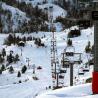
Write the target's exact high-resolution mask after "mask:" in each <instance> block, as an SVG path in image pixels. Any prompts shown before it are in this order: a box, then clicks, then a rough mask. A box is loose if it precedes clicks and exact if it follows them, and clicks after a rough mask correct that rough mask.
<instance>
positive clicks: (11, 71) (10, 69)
mask: <svg viewBox="0 0 98 98" xmlns="http://www.w3.org/2000/svg"><path fill="white" fill-rule="evenodd" d="M9 72H10V73H11V74H12V73H13V72H14V69H13V67H12V66H10V68H9Z"/></svg>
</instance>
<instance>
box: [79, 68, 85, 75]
mask: <svg viewBox="0 0 98 98" xmlns="http://www.w3.org/2000/svg"><path fill="white" fill-rule="evenodd" d="M78 75H84V72H83V68H82V67H81V68H80V69H79V70H78Z"/></svg>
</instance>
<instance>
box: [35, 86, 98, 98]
mask: <svg viewBox="0 0 98 98" xmlns="http://www.w3.org/2000/svg"><path fill="white" fill-rule="evenodd" d="M97 97H98V95H95V96H94V95H93V96H92V87H91V84H84V85H79V86H73V87H65V88H62V89H58V90H54V91H48V92H46V93H44V94H40V95H39V96H37V97H36V98H97Z"/></svg>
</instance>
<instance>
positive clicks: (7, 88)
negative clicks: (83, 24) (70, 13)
mask: <svg viewBox="0 0 98 98" xmlns="http://www.w3.org/2000/svg"><path fill="white" fill-rule="evenodd" d="M72 28H76V27H72ZM93 30H94V29H93V27H92V28H88V29H85V30H82V35H81V36H80V37H76V38H72V40H73V45H74V46H75V52H81V53H83V54H82V59H83V63H82V64H81V65H78V64H76V65H75V66H74V78H75V77H77V80H75V79H74V85H80V84H85V81H86V79H88V78H89V77H92V71H93V66H91V67H90V71H89V72H85V73H84V75H83V76H80V75H78V70H79V68H81V67H83V66H84V65H85V63H86V62H87V61H88V58H87V54H86V53H85V52H84V49H85V46H86V45H87V42H88V38H89V40H90V41H91V43H92V44H93V34H94V33H93ZM69 31H70V29H66V30H64V31H62V32H55V35H56V39H57V49H58V56H59V59H60V60H61V53H62V52H63V51H64V49H65V48H66V45H67V44H66V42H67V34H68V32H69ZM91 32H92V34H91ZM18 35H19V36H21V37H22V36H32V37H40V38H41V40H42V41H43V42H45V45H46V46H47V47H46V48H45V47H44V48H42V47H39V48H37V46H36V45H35V44H34V41H28V42H27V43H26V46H25V47H24V48H22V56H21V48H20V47H18V46H14V45H11V46H7V47H6V46H5V45H3V40H4V39H5V38H6V37H7V36H8V34H0V39H1V41H0V45H1V47H0V50H1V49H2V48H3V47H5V49H6V51H7V54H8V53H9V51H10V50H13V52H14V53H15V54H16V53H18V54H19V55H20V60H21V61H20V62H18V63H17V64H14V63H12V64H11V65H12V66H13V67H14V70H15V72H14V73H13V74H10V73H9V72H8V70H6V71H4V72H3V74H2V75H1V76H0V80H1V81H0V92H2V93H0V96H2V98H6V97H7V96H8V98H17V97H19V98H32V97H33V96H35V95H37V94H40V93H42V92H46V91H47V90H46V87H47V88H48V87H49V86H51V85H52V80H51V70H50V69H51V66H50V65H51V63H50V61H51V60H50V57H51V54H50V42H51V36H52V33H51V32H39V33H38V34H36V33H31V34H29V35H28V34H24V35H22V34H20V33H18V34H16V36H18ZM44 35H45V36H46V37H45V38H42V37H43V36H44ZM81 43H82V44H81ZM26 58H29V59H30V66H29V67H28V66H27V67H28V70H27V72H26V73H25V74H22V76H21V77H20V78H18V77H17V72H18V71H20V70H21V68H22V66H23V65H28V63H27V62H26ZM34 64H35V66H36V74H35V75H33V69H32V68H33V65H34ZM38 66H42V69H41V70H37V67H38ZM69 74H70V71H69V69H67V73H66V74H65V79H64V81H66V82H65V86H69ZM33 76H37V77H38V79H39V80H34V79H33V78H32V77H33ZM19 80H21V81H22V83H19ZM82 86H83V85H81V86H79V88H80V87H82ZM71 88H72V89H73V90H72V91H74V89H77V88H78V87H77V86H75V88H74V87H71ZM82 89H83V90H80V89H77V90H76V91H78V90H79V91H80V93H76V92H75V91H74V93H72V94H71V93H70V92H71V91H70V87H69V88H64V89H62V90H61V91H62V92H61V93H59V94H57V95H55V94H53V93H52V92H50V93H49V94H50V95H49V96H48V95H41V96H46V97H42V98H48V97H49V98H50V97H51V96H53V98H59V97H62V96H63V95H64V96H65V95H66V94H68V95H67V96H69V97H72V96H73V97H74V96H75V97H81V96H82V95H83V96H86V95H87V96H88V95H89V94H92V92H91V84H88V85H87V87H85V86H84V88H83V87H82ZM67 90H68V93H67ZM57 91H58V92H59V90H57ZM5 92H6V93H5ZM53 92H55V91H53ZM63 92H66V93H65V94H64V93H63ZM51 93H52V94H53V95H51ZM70 94H71V95H70ZM79 95H81V96H79ZM39 98H41V97H39ZM65 98H66V97H65Z"/></svg>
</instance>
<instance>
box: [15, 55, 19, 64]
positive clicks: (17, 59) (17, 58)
mask: <svg viewBox="0 0 98 98" xmlns="http://www.w3.org/2000/svg"><path fill="white" fill-rule="evenodd" d="M17 61H19V55H18V54H16V55H15V57H14V62H15V63H16V62H17Z"/></svg>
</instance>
